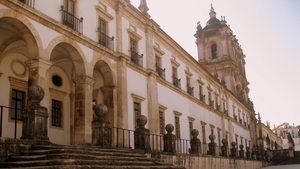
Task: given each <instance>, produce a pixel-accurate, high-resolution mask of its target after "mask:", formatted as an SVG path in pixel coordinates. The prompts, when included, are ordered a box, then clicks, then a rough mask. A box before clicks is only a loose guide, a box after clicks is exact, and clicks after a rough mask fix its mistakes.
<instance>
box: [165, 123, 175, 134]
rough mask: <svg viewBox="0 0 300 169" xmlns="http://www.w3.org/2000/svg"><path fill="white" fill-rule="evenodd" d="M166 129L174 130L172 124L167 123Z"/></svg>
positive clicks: (168, 130) (168, 131)
mask: <svg viewBox="0 0 300 169" xmlns="http://www.w3.org/2000/svg"><path fill="white" fill-rule="evenodd" d="M166 130H167V133H172V132H173V131H174V126H173V124H167V125H166Z"/></svg>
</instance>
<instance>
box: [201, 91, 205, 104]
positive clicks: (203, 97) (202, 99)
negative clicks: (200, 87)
mask: <svg viewBox="0 0 300 169" xmlns="http://www.w3.org/2000/svg"><path fill="white" fill-rule="evenodd" d="M200 101H202V102H203V103H205V95H204V94H201V93H200Z"/></svg>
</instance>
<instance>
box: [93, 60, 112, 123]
mask: <svg viewBox="0 0 300 169" xmlns="http://www.w3.org/2000/svg"><path fill="white" fill-rule="evenodd" d="M93 78H94V79H95V83H94V87H93V101H94V103H95V104H99V103H102V104H105V105H106V106H107V108H108V113H107V114H106V117H105V119H106V120H108V121H109V122H110V124H111V125H112V126H114V122H115V119H114V99H115V98H114V90H115V86H114V82H113V75H112V71H111V68H110V67H109V65H108V64H107V63H106V62H105V61H102V60H100V61H98V62H97V63H96V64H95V66H94V70H93Z"/></svg>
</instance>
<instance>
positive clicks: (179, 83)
mask: <svg viewBox="0 0 300 169" xmlns="http://www.w3.org/2000/svg"><path fill="white" fill-rule="evenodd" d="M180 81H181V79H177V77H174V76H173V85H174V86H176V87H178V88H181V82H180Z"/></svg>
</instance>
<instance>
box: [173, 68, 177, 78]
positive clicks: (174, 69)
mask: <svg viewBox="0 0 300 169" xmlns="http://www.w3.org/2000/svg"><path fill="white" fill-rule="evenodd" d="M172 76H173V77H176V78H177V68H176V67H172Z"/></svg>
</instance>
